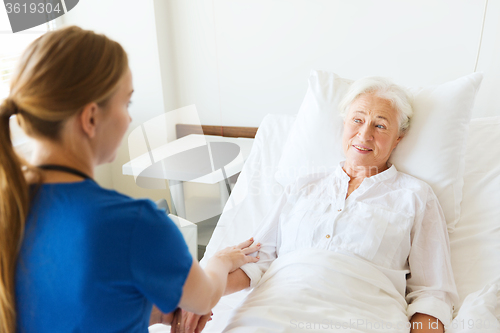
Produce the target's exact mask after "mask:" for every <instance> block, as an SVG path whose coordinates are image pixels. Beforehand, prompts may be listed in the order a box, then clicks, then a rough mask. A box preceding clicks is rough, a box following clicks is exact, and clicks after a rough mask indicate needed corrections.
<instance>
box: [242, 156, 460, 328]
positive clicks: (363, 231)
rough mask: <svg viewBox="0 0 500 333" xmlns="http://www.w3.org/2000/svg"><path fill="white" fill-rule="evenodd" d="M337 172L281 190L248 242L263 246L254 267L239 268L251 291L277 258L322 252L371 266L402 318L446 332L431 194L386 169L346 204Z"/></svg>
mask: <svg viewBox="0 0 500 333" xmlns="http://www.w3.org/2000/svg"><path fill="white" fill-rule="evenodd" d="M342 165H343V163H341V165H339V166H338V167H337V169H336V170H335V172H333V173H330V174H323V175H311V176H307V177H303V178H301V179H299V180H298V181H297V182H296V183H295V184H293V185H291V186H289V187H287V188H286V189H285V192H284V194H283V195H282V196H281V198H280V199H279V200H278V202H277V203H276V206H275V207H274V208H273V209H272V210H271V212H270V213H269V214H268V215H267V216H266V217H265V218H264V220H263V223H262V227H261V228H259V230H258V232H257V234H256V235H255V236H254V239H255V241H256V242H260V243H261V244H262V247H261V250H260V251H259V252H258V255H259V256H260V260H259V262H258V263H250V264H246V265H244V266H242V267H241V268H242V270H243V271H244V272H245V273H246V274H247V275H248V276H249V278H250V281H251V284H250V287H254V286H255V285H256V284H257V283H258V282H259V280H260V279H261V277H262V275H263V274H264V273H265V272H266V270H267V269H268V268H269V266H270V265H271V263H272V262H273V260H274V259H276V258H277V256H280V255H284V254H286V253H289V252H292V251H295V250H300V249H303V248H320V249H326V250H330V251H335V252H341V253H344V254H347V255H351V256H358V257H361V258H364V259H366V260H368V261H370V262H372V263H373V264H374V265H377V266H378V268H379V269H380V270H381V271H382V272H383V273H385V274H386V275H387V276H388V277H389V278H390V279H391V281H393V283H394V286H395V287H396V289H397V290H398V291H399V292H400V293H401V294H402V295H403V296H406V301H407V302H408V304H409V306H408V309H407V315H408V318H411V316H412V315H413V314H415V313H417V312H419V313H424V314H428V315H431V316H433V317H436V318H438V319H439V320H440V321H441V322H442V323H444V324H445V325H446V324H448V323H449V322H450V321H451V315H452V306H453V303H455V302H456V301H457V300H458V296H457V291H456V286H455V281H454V278H453V272H452V268H451V261H450V251H449V240H448V232H447V228H446V222H445V219H444V215H443V212H442V210H441V207H440V205H439V202H438V199H437V197H436V196H435V194H434V192H433V191H432V189H431V187H430V186H429V185H428V184H426V183H425V182H423V181H420V180H418V179H416V178H414V177H411V176H409V175H407V174H404V173H401V172H398V171H397V170H396V168H395V166H394V165H392V166H391V167H390V168H389V169H387V170H385V171H383V172H381V173H379V174H377V175H375V176H372V177H369V178H365V179H364V180H363V182H362V183H361V185H360V186H359V187H358V188H357V189H356V190H355V191H353V192H352V193H351V194H350V195H349V197H348V198H347V199H346V195H347V190H348V187H349V180H350V178H349V176H348V175H347V174H346V173H345V172H344V170H343V169H342ZM410 272H411V274H410V275H408V276H407V278H406V279H405V276H406V274H408V273H410Z"/></svg>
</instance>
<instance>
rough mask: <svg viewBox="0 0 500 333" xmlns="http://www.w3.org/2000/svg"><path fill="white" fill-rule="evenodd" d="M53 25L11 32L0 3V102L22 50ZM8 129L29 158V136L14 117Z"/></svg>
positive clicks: (21, 151)
mask: <svg viewBox="0 0 500 333" xmlns="http://www.w3.org/2000/svg"><path fill="white" fill-rule="evenodd" d="M55 27H56V26H55V21H50V22H48V23H45V24H42V25H39V26H36V27H33V28H31V29H28V30H25V31H21V32H17V33H15V34H13V33H12V29H11V27H10V21H9V17H8V16H7V11H6V9H5V6H4V5H3V4H2V3H0V45H1V47H0V102H1V101H2V100H3V99H5V98H6V97H7V96H8V95H9V90H10V78H11V75H12V71H13V70H14V68H15V66H16V64H17V61H18V60H19V58H20V56H21V54H22V53H23V51H24V50H25V49H26V47H27V46H28V45H29V44H30V43H31V42H32V41H34V40H35V39H37V38H38V37H40V36H41V35H43V34H44V33H46V32H47V31H49V30H54V29H55ZM10 129H11V135H12V142H13V144H14V146H15V147H16V150H17V152H18V153H19V154H20V155H21V156H23V157H24V158H26V159H29V156H30V155H31V151H32V145H31V142H30V140H29V138H28V137H27V136H26V135H25V134H24V132H23V131H22V130H21V128H19V126H18V125H17V121H15V117H11V119H10Z"/></svg>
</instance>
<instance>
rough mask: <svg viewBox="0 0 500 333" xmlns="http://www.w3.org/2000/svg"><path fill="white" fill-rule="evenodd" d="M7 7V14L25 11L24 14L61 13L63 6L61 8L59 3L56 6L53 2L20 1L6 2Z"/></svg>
mask: <svg viewBox="0 0 500 333" xmlns="http://www.w3.org/2000/svg"><path fill="white" fill-rule="evenodd" d="M5 8H6V9H7V14H11V13H15V14H19V13H24V14H28V13H31V14H35V13H39V14H43V13H47V14H50V13H52V12H56V13H59V12H61V10H62V9H61V8H59V3H57V4H56V5H55V6H53V5H52V4H51V3H44V2H40V3H34V2H32V3H30V4H26V3H24V4H20V3H6V4H5Z"/></svg>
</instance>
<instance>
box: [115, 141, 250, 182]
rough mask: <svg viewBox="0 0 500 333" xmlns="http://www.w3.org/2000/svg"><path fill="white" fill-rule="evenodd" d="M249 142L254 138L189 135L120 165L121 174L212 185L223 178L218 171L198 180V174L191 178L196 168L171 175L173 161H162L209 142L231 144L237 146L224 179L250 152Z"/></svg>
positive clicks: (220, 171) (241, 165) (233, 171)
mask: <svg viewBox="0 0 500 333" xmlns="http://www.w3.org/2000/svg"><path fill="white" fill-rule="evenodd" d="M253 140H254V139H250V138H228V137H222V136H213V135H201V134H191V135H187V136H185V137H182V138H180V139H177V140H175V141H172V142H169V143H167V144H164V145H162V146H160V147H158V148H156V149H153V150H152V151H151V152H148V153H145V154H143V155H141V156H138V157H136V158H134V159H133V160H131V161H130V162H128V163H126V164H124V165H123V167H122V172H123V174H124V175H132V176H139V175H141V176H145V177H149V178H157V179H170V180H179V181H186V180H189V181H192V182H198V183H205V184H215V183H218V182H220V181H223V180H224V178H225V177H224V176H223V173H222V170H221V169H218V170H213V169H212V170H213V171H212V172H211V173H208V174H205V175H203V176H201V177H198V176H199V175H197V177H198V178H195V179H193V174H195V173H194V172H195V170H194V169H196V165H193V168H192V169H193V170H189V168H186V169H185V170H182V172H181V173H179V170H178V168H177V170H176V172H175V173H172V172H170V170H171V169H175V165H172V163H175V158H172V159H169V162H168V163H162V161H163V160H165V159H167V158H168V157H171V156H174V155H176V154H179V153H182V152H186V151H188V150H190V149H194V148H197V147H201V146H205V145H207V144H208V143H211V142H226V143H233V144H236V145H238V146H239V153H238V154H237V156H236V157H235V158H234V159H233V160H232V161H231V162H229V163H228V164H226V165H225V166H224V171H225V173H226V177H231V176H232V175H235V174H237V173H238V172H240V171H241V169H242V167H243V163H244V162H245V160H246V159H247V157H248V155H249V154H250V150H251V149H252V144H253ZM157 162H159V163H160V164H161V165H159V166H158V165H156V167H155V168H151V169H150V170H146V169H148V167H150V166H152V165H153V164H154V163H157ZM169 166H170V169H169ZM145 170H146V171H145ZM141 173H142V174H141ZM172 177H174V178H172Z"/></svg>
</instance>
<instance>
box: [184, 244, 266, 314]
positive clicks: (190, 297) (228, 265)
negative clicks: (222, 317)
mask: <svg viewBox="0 0 500 333" xmlns="http://www.w3.org/2000/svg"><path fill="white" fill-rule="evenodd" d="M252 243H253V239H251V240H248V241H245V242H243V243H241V244H239V245H237V246H233V247H230V248H227V249H224V250H222V251H219V252H217V253H216V254H215V255H214V256H213V257H211V258H210V259H209V260H208V263H207V265H206V267H205V269H204V270H203V269H202V268H201V267H200V265H199V264H198V262H197V261H196V260H193V263H192V265H191V269H190V271H189V275H188V277H187V279H186V282H185V284H184V287H183V289H182V297H181V300H180V302H179V307H180V308H182V309H184V310H186V311H189V312H194V313H196V314H200V315H204V314H207V313H209V312H210V310H212V308H213V307H214V306H215V305H216V304H217V302H219V299H220V298H221V297H222V295H223V293H224V291H225V290H226V285H227V281H228V278H227V277H228V274H229V273H231V272H234V271H235V270H237V269H238V268H239V267H240V266H242V265H244V264H246V263H250V262H257V261H258V260H259V259H258V258H256V257H252V256H249V255H248V254H250V253H254V252H256V251H258V250H259V248H260V246H259V245H252ZM251 245H252V246H251Z"/></svg>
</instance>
